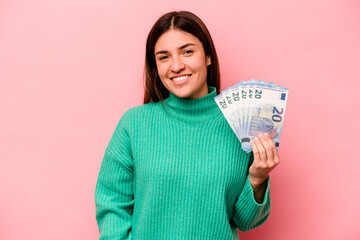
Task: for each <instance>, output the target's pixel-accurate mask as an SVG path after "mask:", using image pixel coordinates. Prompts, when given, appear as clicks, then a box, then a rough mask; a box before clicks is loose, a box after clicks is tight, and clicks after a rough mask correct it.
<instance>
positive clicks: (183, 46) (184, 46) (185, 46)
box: [155, 43, 195, 55]
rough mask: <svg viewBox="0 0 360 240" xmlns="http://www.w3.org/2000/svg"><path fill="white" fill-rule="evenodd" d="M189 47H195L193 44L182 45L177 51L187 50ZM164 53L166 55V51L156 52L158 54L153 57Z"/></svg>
mask: <svg viewBox="0 0 360 240" xmlns="http://www.w3.org/2000/svg"><path fill="white" fill-rule="evenodd" d="M189 46H195V44H194V43H187V44H185V45H182V46H181V47H179V50H182V49H184V48H187V47H189ZM165 53H168V51H165V50H163V51H158V52H156V53H155V55H158V54H165Z"/></svg>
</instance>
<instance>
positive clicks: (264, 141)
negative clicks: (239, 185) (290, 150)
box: [249, 133, 280, 188]
mask: <svg viewBox="0 0 360 240" xmlns="http://www.w3.org/2000/svg"><path fill="white" fill-rule="evenodd" d="M251 147H252V150H253V154H254V162H253V163H252V164H251V166H250V169H249V174H250V183H251V185H252V187H253V188H256V187H258V186H260V185H261V184H263V183H265V181H266V180H267V179H268V177H269V173H270V172H271V171H272V170H273V169H274V168H275V167H276V166H277V165H278V164H279V163H280V159H279V155H278V152H277V149H276V146H275V144H274V142H273V141H272V140H271V138H270V136H269V134H268V133H265V134H259V135H258V137H257V138H255V139H254V140H253V141H252V142H251Z"/></svg>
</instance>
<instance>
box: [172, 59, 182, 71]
mask: <svg viewBox="0 0 360 240" xmlns="http://www.w3.org/2000/svg"><path fill="white" fill-rule="evenodd" d="M184 68H185V64H184V63H183V61H182V59H181V57H178V56H176V57H173V59H172V62H171V66H170V70H171V71H173V72H180V71H181V70H183V69H184Z"/></svg>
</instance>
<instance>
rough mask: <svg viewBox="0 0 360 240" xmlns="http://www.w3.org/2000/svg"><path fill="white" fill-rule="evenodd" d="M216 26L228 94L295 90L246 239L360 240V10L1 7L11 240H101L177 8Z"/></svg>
mask: <svg viewBox="0 0 360 240" xmlns="http://www.w3.org/2000/svg"><path fill="white" fill-rule="evenodd" d="M181 9H187V10H190V11H192V12H194V13H195V14H197V15H198V16H199V17H200V18H202V19H203V20H204V22H205V23H206V25H207V26H208V28H209V30H210V32H211V34H212V36H213V39H214V42H215V45H216V47H217V51H218V55H219V58H220V65H221V71H222V79H223V82H222V83H223V84H222V86H223V89H225V88H227V87H229V86H232V85H234V84H235V83H237V82H239V81H240V80H248V79H251V78H256V79H263V80H265V81H274V82H276V83H277V84H280V85H283V86H286V87H288V88H290V93H289V100H288V107H287V113H286V120H285V124H284V131H283V135H282V144H281V148H280V156H281V164H280V165H279V166H278V167H277V168H276V169H275V170H274V172H273V173H272V178H271V191H272V200H273V205H272V212H271V215H270V218H269V219H268V221H267V222H266V223H265V224H264V225H263V226H261V227H260V228H258V229H256V230H252V231H250V232H246V233H241V234H240V235H241V236H240V239H252V240H254V239H263V240H266V239H276V240H282V239H283V240H289V239H290V240H297V239H299V240H300V239H327V240H329V239H330V240H332V239H334V240H335V239H348V240H355V239H360V228H359V220H358V219H359V214H360V204H359V198H360V187H359V182H360V174H359V169H360V161H359V160H360V159H359V156H358V155H359V154H358V151H359V150H358V149H359V146H358V145H359V143H360V141H359V138H360V131H359V120H360V118H359V115H360V111H359V100H360V97H359V96H360V94H359V87H360V83H359V80H360V58H359V56H360V27H359V26H360V25H359V23H360V2H359V1H357V0H345V1H344V0H342V1H339V0H318V1H314V0H305V1H288V0H267V1H245V0H240V1H238V0H233V1H226V2H223V3H220V1H209V0H206V1H194V0H183V1H171V0H168V1H161V0H157V1H119V0H117V1H115V0H107V1H95V0H86V1H84V0H77V1H74V0H52V1H42V0H32V1H20V0H1V1H0V80H1V85H0V86H1V87H0V123H1V124H0V146H1V147H0V149H1V150H0V209H1V210H0V229H1V231H0V239H6V240H14V239H19V240H20V239H30V240H32V239H52V240H58V239H59V240H60V239H61V240H63V239H97V238H98V236H99V233H98V229H97V225H96V221H95V204H94V189H95V184H96V180H97V175H98V171H99V168H100V164H101V161H102V157H103V154H104V150H105V147H106V145H107V144H108V142H109V140H110V137H111V135H112V133H113V131H114V129H115V126H116V124H117V122H118V120H119V119H120V117H121V115H122V114H123V113H124V111H126V110H127V109H129V108H131V107H133V106H136V105H139V104H141V102H142V95H143V88H142V76H143V66H144V49H145V39H146V36H147V33H148V32H149V30H150V28H151V26H152V25H153V23H154V22H155V20H156V19H157V18H158V17H159V16H160V15H162V14H163V13H165V12H168V11H171V10H181Z"/></svg>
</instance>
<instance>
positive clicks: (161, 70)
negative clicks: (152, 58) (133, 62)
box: [156, 64, 167, 78]
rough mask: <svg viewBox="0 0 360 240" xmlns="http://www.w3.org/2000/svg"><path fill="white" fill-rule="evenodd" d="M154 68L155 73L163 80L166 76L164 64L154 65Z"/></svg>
mask: <svg viewBox="0 0 360 240" xmlns="http://www.w3.org/2000/svg"><path fill="white" fill-rule="evenodd" d="M156 68H157V72H158V74H159V77H160V78H163V77H165V76H166V73H167V71H166V66H165V64H156Z"/></svg>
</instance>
